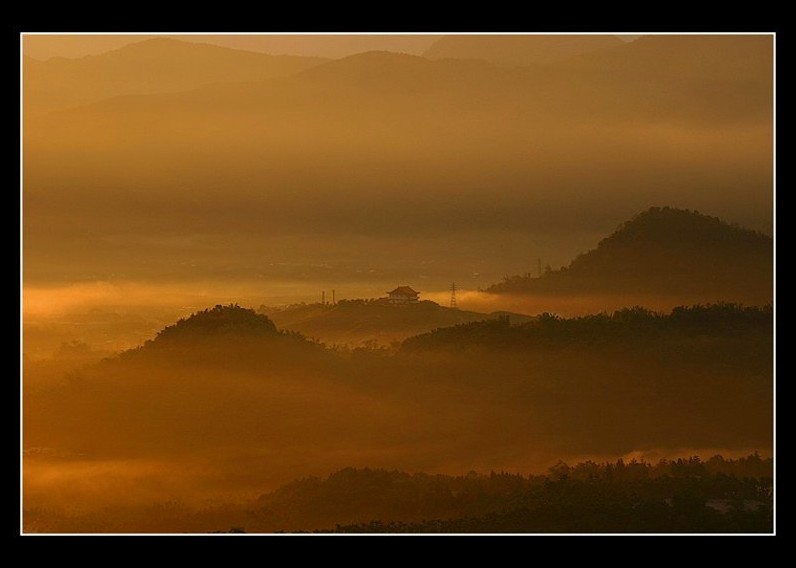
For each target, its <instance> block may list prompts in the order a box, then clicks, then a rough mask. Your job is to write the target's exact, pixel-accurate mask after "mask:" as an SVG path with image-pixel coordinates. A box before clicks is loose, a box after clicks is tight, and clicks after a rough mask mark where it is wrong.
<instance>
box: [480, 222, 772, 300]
mask: <svg viewBox="0 0 796 568" xmlns="http://www.w3.org/2000/svg"><path fill="white" fill-rule="evenodd" d="M772 272H773V239H772V238H771V237H769V236H767V235H764V234H762V233H758V232H755V231H751V230H748V229H743V228H741V227H736V226H732V225H729V224H727V223H724V222H723V221H721V220H720V219H718V218H717V217H710V216H707V215H702V214H700V213H699V212H697V211H690V210H687V209H685V210H684V209H673V208H669V207H663V208H661V207H652V208H650V209H649V210H647V211H645V212H643V213H641V214H639V215H636V216H635V217H633V218H632V219H630V220H629V221H627V222H626V223H624V224H623V225H621V226H620V227H619V228H618V229H617V230H616V231H615V232H614V233H613V234H611V235H610V236H608V237H606V238H605V239H603V240H602V241H600V243H599V244H598V245H597V247H596V248H595V249H593V250H590V251H589V252H586V253H584V254H581V255H580V256H578V257H577V258H575V259H574V260H573V261H572V262H571V263H570V264H569V266H567V267H564V268H561V269H560V270H552V271H549V272H547V273H546V274H544V275H542V276H541V277H538V278H536V277H531V276H530V275H526V276H513V277H509V278H506V279H505V280H504V281H503V282H501V283H498V284H494V285H492V286H490V287H489V288H488V289H487V291H488V292H492V293H558V292H567V293H572V292H581V293H589V292H642V293H643V292H652V293H664V294H683V293H686V294H687V293H703V294H705V293H713V294H715V296H716V298H715V299H716V300H734V301H746V302H750V300H752V301H754V300H756V301H757V302H760V303H768V302H770V301H771V293H772V285H773V273H772Z"/></svg>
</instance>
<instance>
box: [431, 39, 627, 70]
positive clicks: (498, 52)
mask: <svg viewBox="0 0 796 568" xmlns="http://www.w3.org/2000/svg"><path fill="white" fill-rule="evenodd" d="M623 43H624V42H623V41H622V40H620V39H619V38H618V37H616V36H613V35H471V36H468V35H460V36H459V35H456V36H445V37H442V38H440V39H438V40H437V41H436V42H434V43H433V44H432V45H431V47H429V48H428V49H427V50H426V51H425V52H424V53H423V56H424V57H428V58H429V59H483V60H485V61H489V62H490V63H493V64H494V65H499V66H502V67H520V66H526V65H539V64H547V63H554V62H558V61H562V60H565V59H567V58H570V57H573V56H575V55H580V54H582V53H590V52H592V51H596V50H600V49H606V48H611V47H618V46H621V45H623Z"/></svg>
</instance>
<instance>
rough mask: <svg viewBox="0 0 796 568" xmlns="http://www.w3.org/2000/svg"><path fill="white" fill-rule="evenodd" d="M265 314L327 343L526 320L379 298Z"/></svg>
mask: <svg viewBox="0 0 796 568" xmlns="http://www.w3.org/2000/svg"><path fill="white" fill-rule="evenodd" d="M260 312H261V313H264V314H266V315H268V317H270V318H271V319H272V320H273V321H274V322H275V323H276V324H277V325H278V326H279V327H280V328H282V329H288V330H291V331H297V332H299V333H302V334H304V335H306V336H308V337H313V338H316V339H319V340H321V341H323V342H325V343H328V344H347V345H350V346H354V347H356V346H360V345H362V344H374V345H388V344H390V343H391V342H394V341H401V340H403V339H406V338H407V337H410V336H413V335H417V334H420V333H425V332H427V331H431V330H432V329H436V328H440V327H448V326H452V325H457V324H460V323H467V322H474V321H484V320H492V319H497V318H499V317H501V316H508V317H510V318H511V320H512V321H513V322H515V323H521V322H526V321H530V320H531V319H533V318H531V317H529V316H525V315H521V314H508V313H506V312H494V313H491V314H482V313H478V312H470V311H466V310H456V309H451V308H446V307H443V306H440V305H439V304H436V303H434V302H430V301H424V302H419V303H417V304H409V305H393V304H390V303H389V302H385V301H382V300H342V301H340V302H337V304H335V305H323V304H298V305H295V306H290V307H287V308H268V307H266V306H263V307H261V308H260Z"/></svg>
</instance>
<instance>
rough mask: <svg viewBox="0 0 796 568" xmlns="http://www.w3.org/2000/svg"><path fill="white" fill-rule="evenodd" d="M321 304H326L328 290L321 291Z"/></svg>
mask: <svg viewBox="0 0 796 568" xmlns="http://www.w3.org/2000/svg"><path fill="white" fill-rule="evenodd" d="M321 305H322V306H325V305H326V290H324V291H322V292H321Z"/></svg>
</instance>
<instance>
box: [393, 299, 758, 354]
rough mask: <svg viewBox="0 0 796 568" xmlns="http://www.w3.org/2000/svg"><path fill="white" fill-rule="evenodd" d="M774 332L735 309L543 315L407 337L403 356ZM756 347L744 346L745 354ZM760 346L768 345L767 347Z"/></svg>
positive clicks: (753, 312)
mask: <svg viewBox="0 0 796 568" xmlns="http://www.w3.org/2000/svg"><path fill="white" fill-rule="evenodd" d="M772 331H773V312H772V309H771V306H764V307H760V308H758V307H747V308H745V307H743V306H741V305H738V304H711V305H706V306H703V305H696V306H689V307H686V306H679V307H676V308H674V309H673V310H672V311H671V313H670V314H661V313H657V312H653V311H650V310H647V309H645V308H641V307H635V308H626V309H623V310H617V311H616V312H614V313H613V314H596V315H590V316H583V317H577V318H570V319H565V318H560V317H557V316H555V315H553V314H548V313H544V314H541V315H540V316H539V317H537V318H536V319H534V320H532V321H529V322H525V323H521V324H519V325H512V324H511V319H510V318H507V317H504V318H500V319H498V320H493V321H484V322H473V323H469V324H462V325H457V326H453V327H447V328H441V329H435V330H433V331H431V332H429V333H425V334H422V335H417V336H415V337H410V338H409V339H407V340H406V341H404V342H403V344H402V347H401V348H402V350H403V351H405V352H411V351H426V350H434V349H469V348H472V347H475V346H481V347H490V348H498V349H507V348H514V347H521V346H526V347H529V346H534V345H545V346H548V347H566V346H569V345H575V344H578V345H604V344H610V343H613V344H621V345H628V344H637V343H639V342H645V341H653V342H655V343H656V345H659V341H660V340H661V339H668V340H670V341H673V342H675V343H676V342H682V341H683V340H685V339H687V338H690V339H693V338H697V337H699V338H702V340H704V339H706V338H714V339H716V340H718V339H725V340H729V339H735V340H738V339H739V338H741V339H743V338H751V337H754V338H756V339H760V338H765V339H767V340H770V338H771V335H772ZM757 343H758V342H757V341H755V342H751V341H750V342H748V343H747V349H748V350H751V349H752V345H757ZM763 344H767V343H766V342H765V341H764V342H763Z"/></svg>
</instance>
